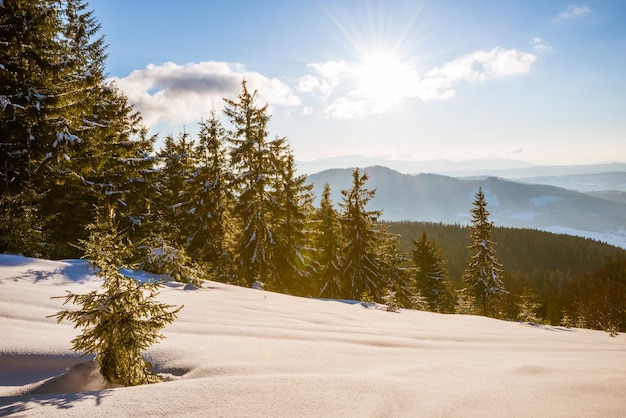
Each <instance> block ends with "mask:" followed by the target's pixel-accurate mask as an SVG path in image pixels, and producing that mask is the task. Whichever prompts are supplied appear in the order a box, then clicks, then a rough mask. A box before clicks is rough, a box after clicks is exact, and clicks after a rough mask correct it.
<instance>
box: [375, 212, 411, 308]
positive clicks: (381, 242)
mask: <svg viewBox="0 0 626 418" xmlns="http://www.w3.org/2000/svg"><path fill="white" fill-rule="evenodd" d="M377 228H378V245H377V251H376V252H377V254H378V256H377V259H378V262H379V265H380V266H381V271H382V275H383V277H384V278H385V281H386V286H387V288H388V292H391V293H393V297H394V300H395V301H396V303H397V304H398V305H399V306H403V307H410V306H411V305H412V303H411V296H412V295H413V289H412V286H411V276H410V269H409V268H407V267H406V266H405V265H406V262H407V261H408V260H409V258H408V257H407V255H406V254H405V253H403V252H401V251H400V241H399V235H397V234H392V233H390V232H388V231H387V228H386V225H384V224H382V225H378V226H377ZM385 303H387V302H385Z"/></svg>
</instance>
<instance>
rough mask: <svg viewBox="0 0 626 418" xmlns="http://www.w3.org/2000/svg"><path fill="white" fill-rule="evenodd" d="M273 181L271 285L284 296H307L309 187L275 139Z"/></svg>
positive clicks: (273, 144) (309, 258)
mask: <svg viewBox="0 0 626 418" xmlns="http://www.w3.org/2000/svg"><path fill="white" fill-rule="evenodd" d="M272 150H273V151H272V154H273V155H274V157H275V163H274V164H275V169H276V171H277V172H278V173H279V176H278V177H276V182H275V186H274V195H275V200H276V203H277V205H276V212H275V215H274V216H275V218H274V223H275V224H276V226H275V231H276V232H275V234H274V235H275V240H274V245H273V246H272V254H273V256H272V259H273V262H272V269H273V274H272V281H273V282H274V283H275V285H276V287H277V288H278V289H280V290H281V291H282V292H284V293H288V294H292V295H302V296H306V295H309V294H311V293H310V292H311V290H312V286H311V284H312V283H311V276H312V271H311V268H312V260H311V249H310V243H309V241H310V234H309V220H310V217H311V214H312V211H313V206H312V201H313V194H312V192H311V189H312V188H313V185H312V184H306V181H307V177H306V176H305V175H302V176H297V175H296V168H295V162H294V157H293V154H292V152H291V150H290V149H289V147H288V145H287V144H286V143H285V142H284V141H281V140H279V139H276V140H274V141H273V143H272Z"/></svg>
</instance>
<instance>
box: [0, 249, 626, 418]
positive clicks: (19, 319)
mask: <svg viewBox="0 0 626 418" xmlns="http://www.w3.org/2000/svg"><path fill="white" fill-rule="evenodd" d="M99 284H100V282H99V281H98V279H96V278H95V277H94V276H93V275H92V274H91V272H90V270H89V266H88V264H86V262H84V261H71V260H67V261H62V262H59V261H56V262H55V261H46V260H34V259H27V258H23V257H16V256H7V255H0V290H1V291H0V329H2V334H3V336H2V337H3V338H2V339H0V415H3V416H5V415H16V416H21V417H40V416H46V417H55V416H64V417H66V416H134V417H141V416H174V417H176V416H180V417H183V416H215V417H230V416H300V417H308V416H310V417H327V416H328V417H330V416H333V417H334V416H406V417H408V416H461V415H462V416H481V417H496V416H498V417H499V416H544V415H551V416H588V417H617V416H624V415H625V414H626V405H625V404H624V399H625V398H626V387H625V386H624V385H623V376H624V374H625V373H626V352H625V351H624V343H625V342H626V336H625V335H618V336H617V337H615V338H611V337H609V336H608V335H607V334H606V333H604V332H601V331H592V330H584V329H577V328H571V329H566V328H560V327H551V326H534V325H529V324H525V323H515V322H504V321H499V320H495V319H490V318H484V317H478V316H464V315H442V314H435V313H428V312H420V311H411V310H401V311H400V312H399V313H391V312H385V311H383V310H381V309H378V308H377V307H376V306H366V305H363V304H361V303H356V302H349V301H328V300H315V299H308V298H297V297H292V296H287V295H281V294H276V293H271V292H265V291H261V290H253V289H246V288H241V287H235V286H230V285H226V284H221V283H215V282H208V283H206V285H205V286H204V287H203V288H200V289H197V290H186V289H185V287H184V286H182V285H180V284H177V283H171V282H170V283H168V285H167V286H165V287H164V288H163V290H162V292H161V294H160V295H159V299H160V300H162V301H163V302H165V303H168V304H174V305H184V308H183V309H182V310H181V311H180V313H179V318H178V320H177V321H176V322H174V323H173V324H171V325H168V326H167V327H166V328H165V330H164V335H165V337H166V338H165V339H164V340H163V341H162V342H161V343H159V344H157V345H155V346H153V347H152V348H151V349H150V350H149V351H148V353H147V355H148V358H149V359H150V360H151V361H152V362H153V364H154V365H155V367H156V368H157V370H158V371H159V372H160V373H162V374H163V375H164V377H166V379H167V381H166V382H165V383H157V384H152V385H146V386H139V387H130V388H121V387H117V388H113V387H108V388H107V387H104V385H103V384H102V382H101V379H100V378H99V373H98V371H97V369H94V368H93V364H91V363H90V362H89V359H84V358H82V359H81V358H78V357H76V356H75V355H74V354H73V353H71V352H70V351H69V347H70V343H69V341H70V339H72V338H73V337H74V336H75V335H76V333H77V330H75V329H73V327H72V324H68V323H62V324H60V325H57V324H56V322H55V320H54V319H52V318H47V317H46V316H47V315H51V314H53V313H55V312H56V311H57V310H59V309H60V308H61V300H59V299H51V296H58V295H62V294H63V293H64V292H65V290H70V291H73V292H83V293H86V292H88V291H90V290H92V289H94V288H97V287H98V286H99Z"/></svg>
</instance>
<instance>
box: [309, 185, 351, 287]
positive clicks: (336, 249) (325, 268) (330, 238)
mask: <svg viewBox="0 0 626 418" xmlns="http://www.w3.org/2000/svg"><path fill="white" fill-rule="evenodd" d="M314 222H315V225H316V227H315V228H314V229H315V232H314V234H315V237H314V243H315V245H314V247H315V252H314V260H315V261H314V263H315V271H316V277H317V282H318V283H319V286H320V290H319V297H327V298H331V299H338V298H341V297H344V296H345V294H346V293H345V290H344V288H343V287H342V283H341V276H340V268H341V265H342V261H341V248H342V246H343V244H342V236H341V223H340V220H339V213H337V210H336V209H335V208H334V206H333V202H332V200H331V197H330V185H329V184H328V183H326V184H325V185H324V191H323V192H322V198H321V201H320V207H319V209H318V210H317V212H316V215H315V220H314Z"/></svg>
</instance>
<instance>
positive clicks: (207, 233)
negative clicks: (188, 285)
mask: <svg viewBox="0 0 626 418" xmlns="http://www.w3.org/2000/svg"><path fill="white" fill-rule="evenodd" d="M225 137H226V130H225V129H224V127H223V126H222V124H221V122H220V120H219V119H218V118H217V116H216V114H215V110H213V111H212V112H211V116H210V118H209V119H208V120H206V121H202V122H201V123H200V132H199V134H198V143H197V145H196V149H195V160H196V167H195V171H194V172H193V175H192V177H191V179H190V184H189V189H188V190H189V193H190V197H189V198H188V199H187V200H188V201H189V204H188V209H187V211H186V213H185V214H184V218H183V224H182V234H183V236H184V237H185V238H186V240H187V245H188V252H189V255H190V256H191V257H192V258H194V259H195V260H198V261H201V262H204V263H208V265H209V268H210V269H211V273H212V275H213V277H214V278H215V279H217V280H221V281H228V273H227V272H228V270H229V269H231V268H232V265H231V264H232V255H231V254H230V249H229V243H230V241H231V240H232V237H231V236H230V235H231V232H232V231H231V228H230V224H231V220H230V212H231V210H232V208H231V207H230V206H231V201H232V193H231V191H230V188H229V184H230V183H231V181H232V176H231V172H230V170H229V168H228V160H227V156H226V147H225Z"/></svg>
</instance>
